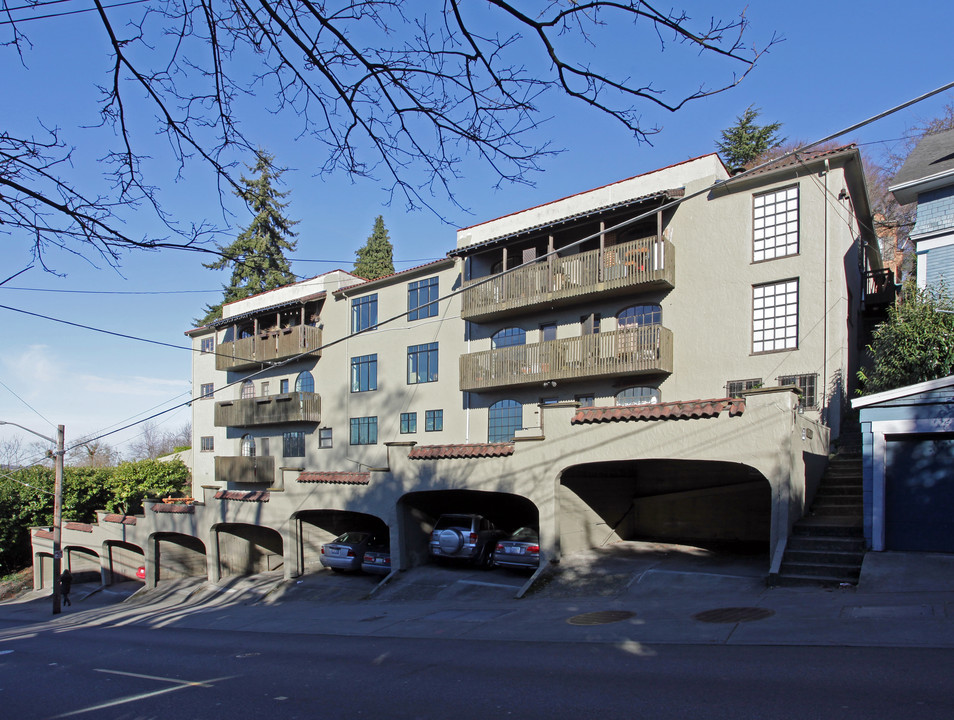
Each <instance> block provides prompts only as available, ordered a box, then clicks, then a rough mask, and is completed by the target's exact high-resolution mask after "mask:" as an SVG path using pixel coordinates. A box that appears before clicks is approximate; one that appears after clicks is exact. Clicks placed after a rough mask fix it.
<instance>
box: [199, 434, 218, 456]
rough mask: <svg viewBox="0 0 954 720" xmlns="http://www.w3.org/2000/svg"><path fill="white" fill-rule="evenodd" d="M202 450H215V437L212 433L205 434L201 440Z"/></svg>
mask: <svg viewBox="0 0 954 720" xmlns="http://www.w3.org/2000/svg"><path fill="white" fill-rule="evenodd" d="M199 445H200V447H199V450H200V452H213V451H214V450H215V438H214V437H212V436H211V435H205V436H203V437H202V438H201V439H200V440H199Z"/></svg>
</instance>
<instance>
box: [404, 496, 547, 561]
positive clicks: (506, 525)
mask: <svg viewBox="0 0 954 720" xmlns="http://www.w3.org/2000/svg"><path fill="white" fill-rule="evenodd" d="M445 513H474V514H477V515H483V516H484V517H486V518H487V519H489V520H490V521H491V522H493V523H494V525H496V526H497V527H498V528H500V529H502V530H504V531H505V532H508V533H509V532H512V531H514V530H516V529H517V528H519V527H523V526H533V527H539V525H540V512H539V510H538V509H537V506H536V505H534V504H533V502H531V501H530V500H528V499H527V498H525V497H523V496H522V495H514V494H512V493H500V492H483V491H480V490H427V491H423V492H414V493H408V494H407V495H405V496H403V497H402V498H401V499H400V500H399V501H398V523H399V525H400V529H401V533H400V534H401V559H402V566H403V567H404V568H408V567H413V566H415V565H421V564H423V563H426V562H427V561H428V551H427V545H428V540H429V539H430V533H431V530H432V529H433V527H434V523H435V522H437V519H438V518H439V517H440V516H441V515H443V514H445Z"/></svg>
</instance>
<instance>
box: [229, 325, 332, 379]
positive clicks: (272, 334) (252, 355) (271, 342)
mask: <svg viewBox="0 0 954 720" xmlns="http://www.w3.org/2000/svg"><path fill="white" fill-rule="evenodd" d="M320 348H321V330H320V329H319V328H317V327H314V326H313V325H296V326H295V327H291V328H285V329H282V330H273V331H269V332H264V333H260V334H259V335H255V336H252V337H245V338H241V339H239V340H234V341H232V342H220V343H218V344H217V345H216V347H215V352H216V355H215V369H216V370H249V369H251V368H255V367H257V366H259V365H261V364H263V363H268V362H277V361H280V360H288V359H289V358H293V357H295V356H296V355H301V354H302V353H310V357H314V358H318V357H321V350H320Z"/></svg>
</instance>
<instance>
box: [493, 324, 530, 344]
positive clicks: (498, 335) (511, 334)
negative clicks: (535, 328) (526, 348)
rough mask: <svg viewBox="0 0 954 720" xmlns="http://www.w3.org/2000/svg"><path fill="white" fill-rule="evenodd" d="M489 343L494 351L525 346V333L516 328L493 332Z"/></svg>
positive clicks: (521, 329)
mask: <svg viewBox="0 0 954 720" xmlns="http://www.w3.org/2000/svg"><path fill="white" fill-rule="evenodd" d="M490 342H491V344H492V347H493V348H494V349H496V348H505V347H511V346H512V345H526V344H527V331H526V330H524V329H523V328H516V327H510V328H504V329H503V330H498V331H497V332H495V333H494V335H493V337H492V338H490Z"/></svg>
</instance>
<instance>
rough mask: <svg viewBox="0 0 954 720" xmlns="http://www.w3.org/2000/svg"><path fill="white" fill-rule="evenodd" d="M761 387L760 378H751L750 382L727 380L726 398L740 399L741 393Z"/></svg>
mask: <svg viewBox="0 0 954 720" xmlns="http://www.w3.org/2000/svg"><path fill="white" fill-rule="evenodd" d="M761 386H762V378H752V379H751V380H729V382H727V383H726V384H725V394H726V397H733V398H737V397H742V393H743V392H745V391H746V390H751V389H752V388H757V387H761Z"/></svg>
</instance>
